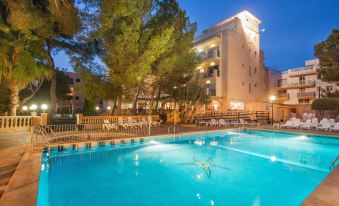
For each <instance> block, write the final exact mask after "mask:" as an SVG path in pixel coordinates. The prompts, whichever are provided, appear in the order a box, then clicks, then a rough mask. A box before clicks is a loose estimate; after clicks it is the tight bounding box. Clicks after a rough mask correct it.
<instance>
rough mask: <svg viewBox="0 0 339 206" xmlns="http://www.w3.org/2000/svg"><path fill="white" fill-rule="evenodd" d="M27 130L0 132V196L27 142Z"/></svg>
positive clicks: (28, 136) (28, 135)
mask: <svg viewBox="0 0 339 206" xmlns="http://www.w3.org/2000/svg"><path fill="white" fill-rule="evenodd" d="M29 139H30V133H29V132H12V133H0V197H1V196H2V194H3V192H4V190H5V189H6V186H7V184H8V183H9V181H10V178H11V177H12V175H13V173H14V171H15V169H16V167H17V166H18V164H19V162H20V160H21V158H22V155H23V154H24V152H25V149H26V147H27V145H28V144H29Z"/></svg>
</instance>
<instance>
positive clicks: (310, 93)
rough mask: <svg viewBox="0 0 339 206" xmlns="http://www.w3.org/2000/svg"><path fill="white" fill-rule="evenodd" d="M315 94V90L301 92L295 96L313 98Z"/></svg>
mask: <svg viewBox="0 0 339 206" xmlns="http://www.w3.org/2000/svg"><path fill="white" fill-rule="evenodd" d="M315 95H316V94H315V92H301V93H298V94H297V97H298V98H299V99H314V98H315Z"/></svg>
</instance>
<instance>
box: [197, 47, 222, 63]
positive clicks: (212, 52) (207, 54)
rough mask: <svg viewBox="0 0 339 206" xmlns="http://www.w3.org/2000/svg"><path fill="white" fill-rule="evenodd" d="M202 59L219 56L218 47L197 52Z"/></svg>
mask: <svg viewBox="0 0 339 206" xmlns="http://www.w3.org/2000/svg"><path fill="white" fill-rule="evenodd" d="M198 55H199V56H200V58H201V59H202V60H206V59H210V58H218V57H220V51H219V48H216V49H211V50H208V51H203V52H200V53H199V54H198Z"/></svg>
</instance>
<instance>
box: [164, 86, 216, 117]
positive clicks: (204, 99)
mask: <svg viewBox="0 0 339 206" xmlns="http://www.w3.org/2000/svg"><path fill="white" fill-rule="evenodd" d="M166 91H167V93H168V94H169V96H170V99H171V100H172V101H173V102H174V103H175V104H176V105H177V106H178V107H179V112H180V119H181V121H183V122H188V121H192V120H193V116H194V113H195V112H196V110H197V108H198V107H199V106H202V105H204V104H206V103H208V102H209V99H210V97H209V95H207V94H206V92H205V89H204V87H202V86H200V85H199V84H197V83H196V82H191V83H189V84H187V85H186V84H183V85H180V86H175V87H172V88H170V87H169V88H167V90H166Z"/></svg>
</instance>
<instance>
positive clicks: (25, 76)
mask: <svg viewBox="0 0 339 206" xmlns="http://www.w3.org/2000/svg"><path fill="white" fill-rule="evenodd" d="M49 76H50V70H49V68H48V54H47V52H46V49H45V48H44V42H43V41H42V40H39V39H35V38H32V37H30V36H25V35H24V34H21V33H18V32H13V31H11V32H7V33H4V32H3V33H1V32H0V81H1V82H2V83H4V85H5V86H6V87H7V88H8V89H9V108H10V109H9V110H10V111H9V113H10V115H11V116H16V110H17V107H18V106H19V104H20V100H19V93H20V91H21V90H22V89H24V88H26V87H27V86H28V85H29V84H35V83H37V82H38V84H41V82H42V81H43V80H44V79H45V78H48V77H49Z"/></svg>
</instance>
